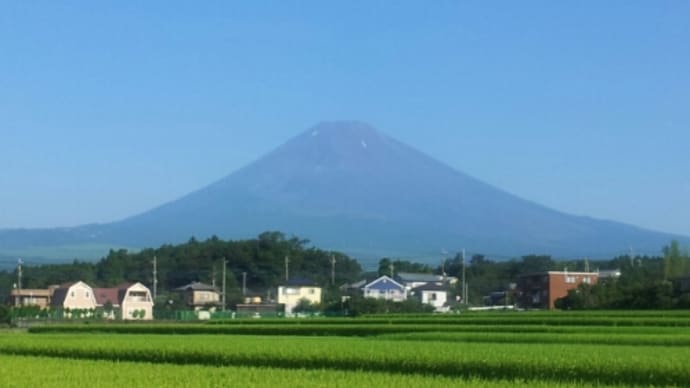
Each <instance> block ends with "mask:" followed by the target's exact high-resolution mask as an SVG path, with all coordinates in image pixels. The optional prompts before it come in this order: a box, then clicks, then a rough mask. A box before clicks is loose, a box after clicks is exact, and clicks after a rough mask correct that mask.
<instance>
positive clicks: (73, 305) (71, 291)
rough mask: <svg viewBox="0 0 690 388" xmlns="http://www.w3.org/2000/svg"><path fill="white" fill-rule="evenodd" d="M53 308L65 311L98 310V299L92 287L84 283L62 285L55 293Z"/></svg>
mask: <svg viewBox="0 0 690 388" xmlns="http://www.w3.org/2000/svg"><path fill="white" fill-rule="evenodd" d="M51 307H53V308H61V309H63V310H68V309H69V310H92V309H95V308H96V297H95V296H94V294H93V289H92V288H91V286H89V285H88V284H86V283H84V282H82V281H77V282H73V283H66V284H61V285H60V286H58V287H57V288H55V290H54V291H53V297H52V298H51Z"/></svg>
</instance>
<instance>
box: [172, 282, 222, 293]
mask: <svg viewBox="0 0 690 388" xmlns="http://www.w3.org/2000/svg"><path fill="white" fill-rule="evenodd" d="M187 290H192V291H215V292H218V289H217V288H216V287H213V286H212V285H210V284H204V283H200V282H191V283H189V284H187V285H185V286H182V287H177V288H176V289H175V291H187Z"/></svg>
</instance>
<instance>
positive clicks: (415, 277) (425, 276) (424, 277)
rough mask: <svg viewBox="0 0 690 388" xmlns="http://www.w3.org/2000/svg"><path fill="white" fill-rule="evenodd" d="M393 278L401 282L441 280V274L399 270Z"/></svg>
mask: <svg viewBox="0 0 690 388" xmlns="http://www.w3.org/2000/svg"><path fill="white" fill-rule="evenodd" d="M395 278H396V279H397V280H398V281H401V282H442V281H443V276H442V275H434V274H432V273H411V272H399V273H398V274H397V275H396V276H395Z"/></svg>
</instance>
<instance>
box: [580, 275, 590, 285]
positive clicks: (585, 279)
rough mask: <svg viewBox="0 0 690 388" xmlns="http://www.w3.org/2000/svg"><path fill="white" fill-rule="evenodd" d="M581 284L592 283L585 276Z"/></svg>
mask: <svg viewBox="0 0 690 388" xmlns="http://www.w3.org/2000/svg"><path fill="white" fill-rule="evenodd" d="M582 283H585V284H590V283H592V278H590V277H589V276H587V277H585V278H583V279H582Z"/></svg>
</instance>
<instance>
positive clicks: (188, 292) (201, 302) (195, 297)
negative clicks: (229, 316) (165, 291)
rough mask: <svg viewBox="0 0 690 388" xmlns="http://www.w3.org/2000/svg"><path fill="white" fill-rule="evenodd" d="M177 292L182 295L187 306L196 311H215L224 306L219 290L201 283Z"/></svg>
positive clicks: (178, 289) (180, 288) (190, 285)
mask: <svg viewBox="0 0 690 388" xmlns="http://www.w3.org/2000/svg"><path fill="white" fill-rule="evenodd" d="M175 291H177V292H180V293H182V297H183V298H184V302H185V304H187V306H189V307H191V308H193V309H194V310H197V311H198V310H202V309H208V310H215V309H216V308H218V307H220V306H221V305H222V303H223V302H222V301H221V295H220V294H221V292H220V291H219V290H218V288H216V287H214V286H212V285H210V284H204V283H200V282H191V283H189V284H187V285H184V286H182V287H178V288H176V289H175Z"/></svg>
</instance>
